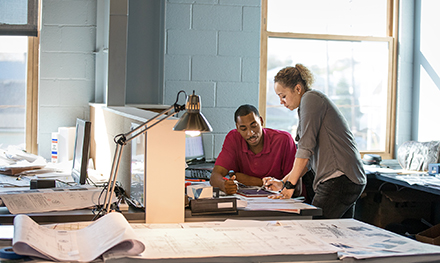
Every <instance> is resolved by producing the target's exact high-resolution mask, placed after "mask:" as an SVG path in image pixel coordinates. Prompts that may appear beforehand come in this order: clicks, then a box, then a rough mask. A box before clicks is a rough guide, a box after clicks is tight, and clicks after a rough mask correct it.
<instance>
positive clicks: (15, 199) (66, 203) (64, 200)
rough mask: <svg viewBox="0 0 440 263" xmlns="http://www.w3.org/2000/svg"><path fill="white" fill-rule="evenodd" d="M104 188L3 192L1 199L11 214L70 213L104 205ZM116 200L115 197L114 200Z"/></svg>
mask: <svg viewBox="0 0 440 263" xmlns="http://www.w3.org/2000/svg"><path fill="white" fill-rule="evenodd" d="M101 192H102V188H98V187H93V188H89V187H78V188H51V189H38V190H26V191H10V192H1V193H0V199H1V200H2V201H3V203H4V204H5V206H6V207H7V208H8V210H9V212H10V213H11V214H23V213H24V214H29V213H41V212H50V211H68V210H74V209H82V208H87V207H92V206H96V205H97V204H103V203H104V197H105V193H104V194H103V195H102V196H100V195H101ZM112 200H113V201H115V200H116V198H115V196H113V198H112Z"/></svg>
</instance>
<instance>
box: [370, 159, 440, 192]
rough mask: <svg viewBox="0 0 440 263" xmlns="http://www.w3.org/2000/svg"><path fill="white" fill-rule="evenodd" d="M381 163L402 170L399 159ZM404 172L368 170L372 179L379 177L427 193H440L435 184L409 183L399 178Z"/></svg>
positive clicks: (439, 188)
mask: <svg viewBox="0 0 440 263" xmlns="http://www.w3.org/2000/svg"><path fill="white" fill-rule="evenodd" d="M381 165H382V166H384V167H387V168H390V169H396V170H400V169H401V167H400V165H399V163H398V162H397V160H384V161H382V162H381ZM401 175H402V174H398V173H397V172H396V173H388V172H387V173H381V172H368V171H367V176H368V178H370V179H378V180H381V181H384V182H388V183H392V184H396V185H399V186H403V187H406V188H411V189H415V190H419V191H423V192H427V193H431V194H435V195H440V187H435V186H427V185H418V184H409V183H407V182H406V181H403V180H400V179H399V178H397V177H398V176H401ZM414 176H418V175H414Z"/></svg>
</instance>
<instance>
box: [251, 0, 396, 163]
mask: <svg viewBox="0 0 440 263" xmlns="http://www.w3.org/2000/svg"><path fill="white" fill-rule="evenodd" d="M268 1H270V0H262V2H261V30H260V93H259V111H260V115H261V116H262V117H263V118H266V99H267V98H266V90H267V61H268V52H267V43H268V39H269V38H289V39H315V40H342V41H380V42H388V46H389V53H388V92H387V94H388V95H387V121H386V141H385V150H384V151H375V152H372V151H371V152H367V151H362V152H361V155H362V156H363V155H364V154H367V153H369V154H379V155H380V156H382V158H383V159H393V158H394V151H395V134H396V132H395V126H396V86H397V85H396V76H397V72H396V71H397V70H396V68H397V27H398V2H399V1H398V0H388V1H387V9H388V10H387V32H386V35H387V36H385V37H372V36H350V35H331V34H305V33H292V32H271V31H267V13H268Z"/></svg>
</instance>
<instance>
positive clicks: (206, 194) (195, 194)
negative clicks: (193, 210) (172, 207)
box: [186, 185, 212, 199]
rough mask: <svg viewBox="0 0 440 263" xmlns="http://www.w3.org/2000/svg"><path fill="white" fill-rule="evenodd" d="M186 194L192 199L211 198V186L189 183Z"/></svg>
mask: <svg viewBox="0 0 440 263" xmlns="http://www.w3.org/2000/svg"><path fill="white" fill-rule="evenodd" d="M186 194H187V195H188V196H189V197H190V198H192V199H201V198H212V186H207V185H189V186H187V187H186Z"/></svg>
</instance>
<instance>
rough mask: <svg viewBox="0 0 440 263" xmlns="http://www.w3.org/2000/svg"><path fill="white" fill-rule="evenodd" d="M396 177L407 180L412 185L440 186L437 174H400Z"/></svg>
mask: <svg viewBox="0 0 440 263" xmlns="http://www.w3.org/2000/svg"><path fill="white" fill-rule="evenodd" d="M396 179H398V180H402V181H405V182H407V183H408V184H410V185H414V184H417V185H425V186H437V187H439V186H440V178H438V177H435V176H430V175H427V176H417V175H400V176H396Z"/></svg>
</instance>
